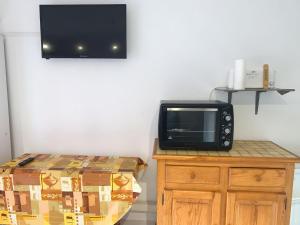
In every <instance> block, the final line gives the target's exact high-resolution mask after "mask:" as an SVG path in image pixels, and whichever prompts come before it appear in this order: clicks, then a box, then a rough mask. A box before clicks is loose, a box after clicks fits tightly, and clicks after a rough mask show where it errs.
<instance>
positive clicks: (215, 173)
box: [166, 166, 220, 184]
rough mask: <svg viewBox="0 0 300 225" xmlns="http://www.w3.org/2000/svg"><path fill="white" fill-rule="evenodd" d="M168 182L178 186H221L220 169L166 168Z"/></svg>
mask: <svg viewBox="0 0 300 225" xmlns="http://www.w3.org/2000/svg"><path fill="white" fill-rule="evenodd" d="M166 182H167V183H178V184H219V183H220V168H219V167H196V166H195V167H192V166H166Z"/></svg>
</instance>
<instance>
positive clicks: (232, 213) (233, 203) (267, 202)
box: [226, 192, 287, 225]
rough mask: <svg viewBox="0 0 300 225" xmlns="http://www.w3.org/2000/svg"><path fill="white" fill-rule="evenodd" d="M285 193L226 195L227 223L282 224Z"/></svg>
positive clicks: (250, 224)
mask: <svg viewBox="0 0 300 225" xmlns="http://www.w3.org/2000/svg"><path fill="white" fill-rule="evenodd" d="M286 201H287V196H286V195H285V194H276V193H275V194H270V193H255V192H254V193H249V192H233V193H228V195H227V205H226V224H227V225H282V224H284V218H285V216H286Z"/></svg>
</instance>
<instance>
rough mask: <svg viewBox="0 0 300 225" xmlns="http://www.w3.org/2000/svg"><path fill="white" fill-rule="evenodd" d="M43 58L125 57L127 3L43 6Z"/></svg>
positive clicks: (41, 9)
mask: <svg viewBox="0 0 300 225" xmlns="http://www.w3.org/2000/svg"><path fill="white" fill-rule="evenodd" d="M40 19H41V21H40V22H41V42H42V43H41V44H42V57H43V58H47V59H49V58H126V56H127V49H126V5H125V4H114V5H40Z"/></svg>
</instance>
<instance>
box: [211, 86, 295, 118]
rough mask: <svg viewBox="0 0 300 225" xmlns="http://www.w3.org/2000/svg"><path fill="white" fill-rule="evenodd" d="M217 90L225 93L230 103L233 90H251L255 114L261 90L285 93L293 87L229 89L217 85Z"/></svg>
mask: <svg viewBox="0 0 300 225" xmlns="http://www.w3.org/2000/svg"><path fill="white" fill-rule="evenodd" d="M215 90H217V91H223V92H225V93H227V102H228V103H230V104H231V102H232V95H233V93H235V92H243V91H253V92H255V115H257V114H258V108H259V100H260V95H261V93H263V92H270V91H276V92H278V93H279V94H280V95H285V94H287V93H289V92H292V91H295V89H283V88H270V89H263V88H248V89H247V88H246V89H241V90H236V89H230V88H227V87H217V88H215Z"/></svg>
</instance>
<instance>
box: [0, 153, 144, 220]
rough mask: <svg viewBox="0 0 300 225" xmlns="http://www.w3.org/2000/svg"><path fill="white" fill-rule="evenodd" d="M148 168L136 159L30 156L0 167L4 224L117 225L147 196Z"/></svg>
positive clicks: (0, 206) (1, 216) (1, 207)
mask: <svg viewBox="0 0 300 225" xmlns="http://www.w3.org/2000/svg"><path fill="white" fill-rule="evenodd" d="M31 157H33V158H34V160H33V161H32V162H30V163H28V164H27V165H25V166H18V164H19V163H20V162H22V161H24V160H25V159H28V158H31ZM145 166H146V164H145V163H144V162H143V161H142V160H141V159H139V158H135V157H101V156H84V155H50V154H24V155H22V156H21V157H19V158H17V159H15V160H13V161H10V162H7V163H5V164H3V165H1V166H0V224H12V225H113V224H115V223H118V222H119V221H120V220H121V219H122V218H123V217H124V216H125V215H126V214H127V213H128V212H129V210H130V208H131V206H132V204H133V203H134V202H135V201H136V199H137V197H138V196H139V194H140V193H141V187H140V185H139V184H138V183H137V179H136V178H138V176H139V174H140V173H141V172H142V170H143V169H144V168H145Z"/></svg>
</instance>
